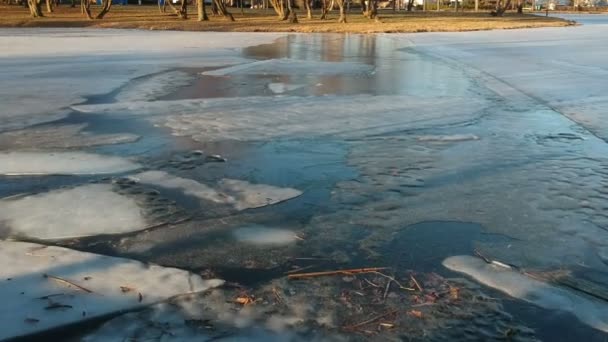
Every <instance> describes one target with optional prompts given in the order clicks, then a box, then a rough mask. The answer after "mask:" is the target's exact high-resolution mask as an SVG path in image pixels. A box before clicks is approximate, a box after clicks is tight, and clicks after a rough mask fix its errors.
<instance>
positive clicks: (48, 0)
mask: <svg viewBox="0 0 608 342" xmlns="http://www.w3.org/2000/svg"><path fill="white" fill-rule="evenodd" d="M46 11H47V12H48V13H53V1H52V0H46Z"/></svg>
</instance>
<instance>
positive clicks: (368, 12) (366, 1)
mask: <svg viewBox="0 0 608 342" xmlns="http://www.w3.org/2000/svg"><path fill="white" fill-rule="evenodd" d="M361 5H362V6H361V7H363V9H364V10H363V15H364V16H366V17H368V18H370V19H376V16H377V15H378V3H377V2H376V0H362V3H361Z"/></svg>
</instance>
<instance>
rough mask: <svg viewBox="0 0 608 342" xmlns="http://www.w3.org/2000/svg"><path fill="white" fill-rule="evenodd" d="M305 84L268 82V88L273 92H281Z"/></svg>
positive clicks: (298, 87)
mask: <svg viewBox="0 0 608 342" xmlns="http://www.w3.org/2000/svg"><path fill="white" fill-rule="evenodd" d="M305 86H306V85H305V84H288V83H283V82H276V83H269V84H268V89H270V91H272V92H273V93H275V94H283V93H285V92H289V91H292V90H296V89H300V88H302V87H305Z"/></svg>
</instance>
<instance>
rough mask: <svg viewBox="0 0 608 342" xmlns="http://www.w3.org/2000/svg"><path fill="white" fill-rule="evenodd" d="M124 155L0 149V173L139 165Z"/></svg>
mask: <svg viewBox="0 0 608 342" xmlns="http://www.w3.org/2000/svg"><path fill="white" fill-rule="evenodd" d="M139 167H140V166H139V164H137V163H135V162H133V161H131V160H129V159H125V158H121V157H116V156H109V155H101V154H94V153H86V152H25V151H22V152H0V175H6V176H23V175H92V174H109V173H121V172H126V171H131V170H135V169H138V168H139Z"/></svg>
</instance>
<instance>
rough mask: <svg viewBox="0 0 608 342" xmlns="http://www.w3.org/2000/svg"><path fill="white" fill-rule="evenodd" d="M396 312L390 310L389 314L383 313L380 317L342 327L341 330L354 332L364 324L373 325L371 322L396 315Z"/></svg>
mask: <svg viewBox="0 0 608 342" xmlns="http://www.w3.org/2000/svg"><path fill="white" fill-rule="evenodd" d="M398 311H399V310H391V311H389V312H385V313H383V314H382V315H379V316H376V317H372V318H370V319H368V320H366V321H363V322H360V323H357V324H354V325H348V326H344V327H342V329H344V330H355V329H357V328H359V327H362V326H364V325H366V324H370V323H373V322H375V321H377V320H379V319H382V318H384V317H386V316H390V315H392V314H394V313H397V312H398Z"/></svg>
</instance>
